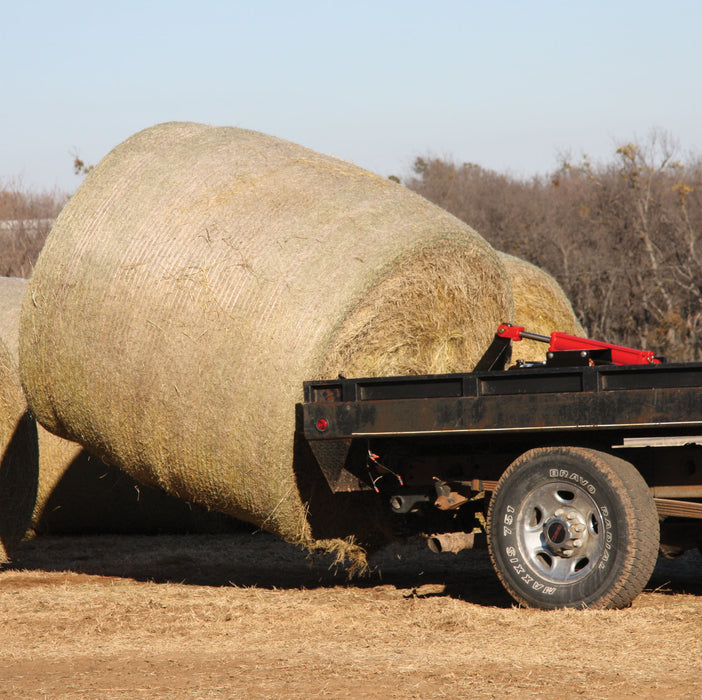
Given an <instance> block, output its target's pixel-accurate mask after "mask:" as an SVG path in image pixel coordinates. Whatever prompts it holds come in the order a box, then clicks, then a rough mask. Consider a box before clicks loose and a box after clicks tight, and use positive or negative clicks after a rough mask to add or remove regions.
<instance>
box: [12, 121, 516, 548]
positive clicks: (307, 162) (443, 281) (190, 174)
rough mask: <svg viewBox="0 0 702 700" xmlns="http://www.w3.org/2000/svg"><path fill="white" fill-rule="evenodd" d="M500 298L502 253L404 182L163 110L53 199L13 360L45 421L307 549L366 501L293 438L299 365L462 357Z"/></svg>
mask: <svg viewBox="0 0 702 700" xmlns="http://www.w3.org/2000/svg"><path fill="white" fill-rule="evenodd" d="M511 303H512V300H511V290H510V288H509V283H508V281H507V279H506V276H505V273H504V269H503V267H502V265H501V263H500V261H499V259H498V257H497V255H496V253H495V252H494V250H493V249H492V248H491V247H490V246H489V245H488V244H487V243H486V242H485V241H484V240H483V239H482V238H481V237H480V236H478V235H477V234H476V233H475V232H474V231H473V230H472V229H470V227H468V226H467V225H465V224H464V223H462V222H460V221H458V220H457V219H456V218H454V217H452V216H451V215H449V214H448V213H446V212H444V211H443V210H441V209H439V208H437V207H436V206H434V205H432V204H430V203H429V202H427V201H426V200H424V199H422V198H421V197H419V196H418V195H416V194H414V193H412V192H410V191H409V190H407V189H406V188H404V187H402V186H401V185H398V184H396V183H393V182H390V181H389V180H386V179H383V178H380V177H378V176H376V175H373V174H371V173H369V172H367V171H365V170H362V169H361V168H358V167H356V166H354V165H351V164H349V163H346V162H342V161H339V160H337V159H334V158H331V157H327V156H323V155H320V154H317V153H314V152H312V151H310V150H308V149H305V148H303V147H301V146H297V145H295V144H292V143H289V142H286V141H282V140H280V139H276V138H273V137H270V136H266V135H264V134H260V133H257V132H253V131H247V130H243V129H236V128H226V127H224V128H216V127H208V126H204V125H201V124H192V123H169V124H162V125H158V126H156V127H152V128H150V129H147V130H145V131H142V132H140V133H138V134H136V135H135V136H133V137H131V138H130V139H128V140H127V141H125V142H124V143H122V144H121V145H119V146H118V147H117V148H115V149H114V150H113V151H112V152H111V153H110V154H108V155H107V156H106V157H105V158H104V159H103V160H102V162H101V163H100V164H99V165H98V166H97V167H96V168H95V169H94V171H92V172H91V174H90V175H89V176H88V177H87V178H86V180H85V182H84V183H83V185H82V186H81V187H80V188H79V190H78V192H76V194H75V195H74V196H73V197H72V198H71V200H70V201H69V203H68V204H67V206H66V207H65V208H64V210H63V212H62V213H61V215H60V216H59V218H58V220H57V222H56V224H55V226H54V228H53V230H52V233H51V234H50V236H49V238H48V240H47V243H46V246H45V248H44V250H43V252H42V254H41V256H40V258H39V260H38V262H37V265H36V269H35V272H34V275H33V278H32V281H31V296H28V297H27V299H26V303H25V305H24V308H23V313H22V324H21V328H22V336H21V356H22V368H21V369H22V376H23V382H24V385H25V389H26V392H27V395H28V398H29V401H30V405H31V406H32V409H33V411H34V413H35V415H36V416H37V418H38V419H39V421H40V422H41V423H42V424H44V425H45V426H46V427H47V428H48V429H49V430H51V431H52V432H55V433H57V434H60V435H62V436H64V437H67V438H70V439H73V440H78V441H80V442H81V443H82V444H84V445H85V446H86V447H87V448H88V449H89V450H90V451H92V452H94V453H96V454H98V455H99V456H101V457H103V458H104V459H105V460H106V461H108V462H110V463H114V464H116V465H118V466H119V467H120V468H122V469H123V470H125V471H127V472H128V473H130V474H131V475H133V476H134V477H135V478H136V479H138V480H139V481H141V482H142V483H145V484H152V485H158V486H160V487H162V488H163V489H165V490H166V491H168V492H169V493H171V494H174V495H175V496H177V497H179V498H182V499H184V500H187V501H193V502H196V503H201V504H203V505H205V506H206V507H208V508H211V509H214V510H217V511H221V512H224V513H228V514H230V515H232V516H234V517H237V518H240V519H243V520H246V521H248V522H250V523H253V524H255V525H257V526H260V527H262V528H264V529H266V530H268V531H270V532H273V533H274V534H277V535H279V536H281V537H283V538H284V539H286V540H288V541H292V542H299V543H305V544H307V545H312V544H313V543H317V544H319V540H320V539H325V538H329V537H344V536H347V535H358V531H359V527H361V526H362V525H363V523H364V522H366V521H367V518H366V517H365V516H362V515H361V514H359V513H358V512H356V511H355V510H354V509H353V508H340V507H338V506H339V503H338V501H335V500H334V499H332V498H331V495H330V494H329V493H328V489H326V486H325V485H324V484H323V482H321V480H320V475H319V474H318V473H315V474H314V476H312V472H311V470H312V469H313V468H314V467H313V466H311V465H308V464H307V463H306V461H305V457H304V456H303V455H304V453H305V450H304V445H301V446H299V449H298V450H297V451H296V450H295V445H294V434H295V413H296V411H295V404H296V402H298V401H299V400H300V399H301V397H302V391H301V389H302V382H303V380H305V379H314V378H319V377H321V376H330V375H331V376H336V374H337V373H338V372H342V373H345V374H350V373H353V374H385V373H396V372H413V373H422V372H427V371H453V370H466V369H471V367H472V366H473V365H474V364H475V362H476V361H477V360H478V359H479V358H480V356H481V355H482V353H483V351H484V349H485V347H486V346H487V345H488V344H489V343H490V341H491V340H492V337H493V335H494V330H495V328H496V325H497V324H498V323H499V321H501V320H502V319H504V318H505V317H507V316H511V311H512V309H511ZM295 455H297V457H295Z"/></svg>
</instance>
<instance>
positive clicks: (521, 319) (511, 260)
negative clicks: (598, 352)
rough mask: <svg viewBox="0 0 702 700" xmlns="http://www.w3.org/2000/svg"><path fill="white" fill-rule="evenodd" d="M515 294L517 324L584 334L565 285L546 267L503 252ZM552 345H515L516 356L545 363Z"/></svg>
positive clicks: (540, 330) (544, 331) (526, 342)
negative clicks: (559, 282)
mask: <svg viewBox="0 0 702 700" xmlns="http://www.w3.org/2000/svg"><path fill="white" fill-rule="evenodd" d="M499 256H500V260H502V264H503V265H504V266H505V269H506V271H507V275H508V277H509V279H510V282H511V284H512V290H513V293H514V323H515V325H517V326H524V327H525V328H526V330H528V331H531V332H532V333H538V334H540V335H551V333H553V332H554V331H561V332H562V333H569V334H571V335H579V336H584V335H585V331H584V329H583V327H582V325H581V324H580V322H579V321H578V319H577V317H576V316H575V312H574V311H573V307H572V305H571V303H570V301H569V300H568V297H567V296H566V294H565V292H564V291H563V288H562V287H561V286H560V284H558V282H557V281H556V280H555V279H554V278H553V277H552V276H551V275H550V274H548V272H546V271H545V270H543V269H541V268H540V267H537V266H536V265H533V264H532V263H529V262H527V261H526V260H522V259H521V258H517V257H514V256H513V255H508V254H507V253H502V252H500V253H499ZM547 348H548V346H547V345H545V344H544V343H540V342H538V341H535V340H521V341H519V342H518V343H514V344H513V350H512V357H513V359H515V360H516V359H520V360H524V361H525V362H543V360H545V359H546V350H547Z"/></svg>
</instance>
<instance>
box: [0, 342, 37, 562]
mask: <svg viewBox="0 0 702 700" xmlns="http://www.w3.org/2000/svg"><path fill="white" fill-rule="evenodd" d="M37 481H38V455H37V432H36V423H35V422H34V420H33V419H32V418H31V416H30V415H29V412H28V411H27V403H26V401H25V398H24V394H23V392H22V386H21V384H20V380H19V373H18V371H17V363H16V361H15V359H14V357H13V355H12V353H11V352H10V351H9V350H8V348H7V347H6V346H5V344H4V343H3V341H2V340H0V563H5V562H7V561H8V559H9V557H10V555H11V554H12V551H13V549H14V548H15V547H16V546H17V545H18V544H19V542H20V541H21V539H22V537H23V536H24V534H25V532H26V531H27V529H28V528H29V526H30V524H31V520H32V511H33V508H34V502H35V498H36V493H37Z"/></svg>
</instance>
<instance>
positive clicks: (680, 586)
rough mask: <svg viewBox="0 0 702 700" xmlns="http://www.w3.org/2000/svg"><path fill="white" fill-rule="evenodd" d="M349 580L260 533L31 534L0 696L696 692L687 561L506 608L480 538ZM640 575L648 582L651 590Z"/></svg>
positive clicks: (5, 611)
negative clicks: (615, 594) (637, 582)
mask: <svg viewBox="0 0 702 700" xmlns="http://www.w3.org/2000/svg"><path fill="white" fill-rule="evenodd" d="M376 564H378V565H380V566H381V569H380V570H376V571H375V573H373V574H372V575H371V576H370V577H369V578H366V579H362V580H360V581H357V582H355V583H353V584H348V583H346V582H345V581H344V578H343V576H342V577H338V576H337V577H334V575H333V573H332V572H331V571H330V570H329V568H328V566H329V560H328V559H322V560H319V561H310V560H309V559H308V558H307V557H306V556H305V555H304V554H303V553H302V552H301V551H300V550H297V549H295V548H293V547H291V546H290V545H286V544H284V543H282V542H280V541H279V540H275V539H273V538H271V537H270V536H268V535H264V534H261V535H254V536H251V535H247V536H243V535H232V536H226V537H217V538H205V537H202V536H200V537H185V538H172V537H171V538H89V539H86V538H83V539H79V538H76V539H73V538H66V539H58V538H47V539H43V540H42V539H39V540H36V541H34V542H32V543H28V544H26V545H24V547H23V548H22V549H20V550H19V552H18V554H17V560H16V563H15V565H14V567H13V568H10V569H6V570H5V571H3V572H2V573H0V615H1V616H2V618H3V620H4V624H3V625H2V627H0V649H1V650H2V651H1V652H0V682H1V686H0V687H2V689H3V693H4V695H5V696H6V697H20V698H21V697H42V696H43V695H46V696H48V697H56V698H79V697H90V698H98V697H99V698H127V697H129V698H134V697H144V698H166V697H169V698H170V697H191V698H223V697H227V698H238V697H240V698H269V697H285V698H311V697H314V698H317V697H335V698H345V697H348V698H356V697H370V698H428V697H445V698H449V697H450V698H454V697H459V696H460V697H476V698H523V697H538V698H565V697H569V698H570V697H586V698H627V697H638V698H660V697H676V698H697V697H699V695H700V693H701V692H702V670H700V666H699V658H700V653H702V641H701V640H700V636H699V630H698V627H699V624H698V622H699V615H700V613H701V612H702V597H700V596H701V595H702V584H701V583H700V581H702V577H701V574H702V561H701V560H700V557H699V555H698V554H697V553H694V554H693V553H689V554H688V555H686V556H685V557H683V559H681V560H676V561H674V562H668V561H663V562H660V563H659V566H658V568H657V569H656V572H655V573H654V576H653V579H652V581H651V583H650V584H649V588H648V589H647V591H646V592H644V593H643V594H642V595H640V596H639V597H638V598H637V599H636V601H635V602H634V605H633V606H632V607H631V608H630V609H627V610H620V611H573V610H565V611H548V612H547V611H537V610H527V609H518V608H515V607H513V606H512V605H511V603H510V601H509V599H508V598H507V597H506V595H505V594H504V593H503V592H502V590H501V589H500V587H499V584H498V583H497V580H496V578H495V577H494V575H493V573H492V571H491V569H490V567H489V563H488V558H487V556H486V553H485V552H464V553H462V554H460V555H441V556H437V555H432V554H430V553H429V552H428V551H426V550H425V549H423V548H422V549H420V548H418V546H416V545H413V544H407V545H404V546H402V547H400V546H393V547H392V548H388V549H386V550H385V551H384V552H382V553H381V554H380V555H379V556H378V558H377V561H376ZM654 589H655V590H654Z"/></svg>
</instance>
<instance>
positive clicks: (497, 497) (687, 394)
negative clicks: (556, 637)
mask: <svg viewBox="0 0 702 700" xmlns="http://www.w3.org/2000/svg"><path fill="white" fill-rule="evenodd" d="M549 356H550V357H551V359H552V360H553V359H554V355H553V353H549ZM555 359H556V360H557V361H555V362H553V363H552V364H551V365H550V366H549V364H544V365H541V364H537V365H535V366H528V365H526V366H521V367H515V368H511V369H502V368H500V367H499V363H498V369H494V368H493V369H486V370H481V369H478V371H474V372H470V373H464V374H446V375H427V376H404V377H381V378H354V379H349V378H343V377H339V378H337V379H334V380H325V381H309V382H305V384H304V403H303V405H302V410H301V431H302V433H303V435H304V438H305V439H306V440H307V442H308V444H309V446H310V448H311V450H312V452H313V454H314V455H315V457H316V460H317V462H318V464H319V467H320V468H321V470H322V472H323V474H324V476H325V478H326V481H327V483H328V484H329V487H330V489H331V490H332V491H333V492H336V493H339V492H353V491H369V492H375V494H376V496H377V497H378V498H381V499H383V501H384V502H385V503H386V505H387V508H388V510H389V512H390V513H392V514H393V516H394V517H395V518H396V519H397V522H398V527H399V526H400V525H401V527H399V529H401V530H402V532H404V533H407V532H414V533H423V534H425V535H427V536H429V541H430V544H431V545H432V547H433V548H434V549H435V551H438V550H440V549H441V548H442V547H443V546H446V547H448V546H449V545H448V543H451V542H455V541H456V540H458V541H460V542H461V543H462V544H463V545H465V546H471V545H475V544H477V543H480V542H481V541H484V542H485V543H486V544H487V547H488V549H489V551H490V556H491V559H492V562H493V564H494V566H495V570H496V572H497V574H498V576H499V578H500V580H501V581H502V583H503V585H504V586H505V588H506V589H507V591H508V592H509V593H510V594H511V595H512V596H513V598H514V599H515V600H516V601H517V602H519V603H520V604H524V605H528V606H533V607H541V608H557V607H592V608H603V607H609V608H616V607H624V606H626V605H629V604H630V603H631V601H632V600H633V599H634V598H635V597H636V596H637V595H638V594H639V593H640V592H641V591H642V590H643V588H644V587H645V585H646V583H647V582H648V579H649V578H650V575H651V573H652V571H653V568H654V566H655V562H656V560H657V557H658V554H659V551H660V552H662V553H664V554H666V555H668V556H674V555H677V554H678V553H681V552H682V551H684V550H685V549H689V548H692V547H697V546H699V543H700V542H701V541H702V363H684V364H673V363H670V364H667V363H665V362H662V363H656V364H654V363H650V364H636V365H614V364H598V363H597V362H595V361H593V356H590V355H589V354H588V353H585V352H583V353H579V354H578V357H575V358H573V357H572V353H571V356H569V357H566V358H564V357H556V358H555ZM579 362H582V364H580V365H579V364H578V363H579ZM559 365H561V366H559Z"/></svg>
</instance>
